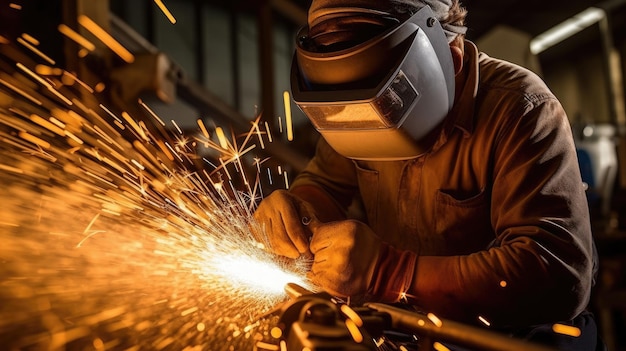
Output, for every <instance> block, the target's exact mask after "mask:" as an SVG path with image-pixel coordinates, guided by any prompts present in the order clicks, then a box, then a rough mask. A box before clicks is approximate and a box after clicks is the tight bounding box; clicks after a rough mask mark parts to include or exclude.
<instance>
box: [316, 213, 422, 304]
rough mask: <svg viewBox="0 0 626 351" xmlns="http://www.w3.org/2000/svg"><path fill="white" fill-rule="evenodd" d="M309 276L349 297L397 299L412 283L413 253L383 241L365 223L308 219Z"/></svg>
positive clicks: (331, 292) (414, 259)
mask: <svg viewBox="0 0 626 351" xmlns="http://www.w3.org/2000/svg"><path fill="white" fill-rule="evenodd" d="M309 226H310V227H311V229H312V232H313V237H312V239H311V245H310V248H311V252H312V253H313V255H314V260H313V265H312V267H311V273H310V276H309V278H310V279H311V281H312V282H313V283H315V284H316V285H317V286H319V287H320V288H322V289H324V290H325V291H327V292H328V293H330V294H333V295H335V296H340V297H350V298H352V299H353V301H361V300H369V301H381V302H386V303H394V302H398V301H399V300H400V299H401V298H403V297H404V296H405V294H406V292H407V290H408V289H409V287H410V286H411V284H412V283H413V273H414V271H415V266H416V264H417V255H416V254H415V253H414V252H411V251H408V250H398V249H396V248H394V247H392V246H391V245H389V244H387V243H385V242H383V241H382V240H381V239H380V238H379V237H378V236H377V235H376V234H375V233H374V231H373V230H372V229H371V228H370V227H368V226H367V225H366V224H365V223H362V222H359V221H355V220H343V221H337V222H330V223H320V222H317V221H314V222H311V224H310V225H309Z"/></svg>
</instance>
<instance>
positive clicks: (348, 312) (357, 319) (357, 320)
mask: <svg viewBox="0 0 626 351" xmlns="http://www.w3.org/2000/svg"><path fill="white" fill-rule="evenodd" d="M340 309H341V312H343V314H344V315H345V316H346V317H348V318H349V319H350V320H352V321H353V322H354V324H356V325H357V326H359V327H362V326H363V320H362V319H361V316H359V314H358V313H356V311H355V310H353V309H352V308H351V307H350V306H348V305H341V307H340Z"/></svg>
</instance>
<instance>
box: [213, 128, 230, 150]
mask: <svg viewBox="0 0 626 351" xmlns="http://www.w3.org/2000/svg"><path fill="white" fill-rule="evenodd" d="M215 134H217V139H218V140H219V141H220V146H221V147H222V149H225V150H228V141H227V140H226V135H224V130H223V129H222V128H221V127H217V128H215Z"/></svg>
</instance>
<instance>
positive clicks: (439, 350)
mask: <svg viewBox="0 0 626 351" xmlns="http://www.w3.org/2000/svg"><path fill="white" fill-rule="evenodd" d="M433 348H434V349H435V350H437V351H450V349H449V348H447V347H446V346H445V345H442V344H441V343H439V342H435V343H434V344H433Z"/></svg>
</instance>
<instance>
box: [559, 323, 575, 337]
mask: <svg viewBox="0 0 626 351" xmlns="http://www.w3.org/2000/svg"><path fill="white" fill-rule="evenodd" d="M552 331H553V332H555V333H558V334H563V335H568V336H571V337H574V338H577V337H579V336H580V334H581V331H580V329H578V328H576V327H573V326H570V325H565V324H559V323H557V324H554V325H553V326H552Z"/></svg>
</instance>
